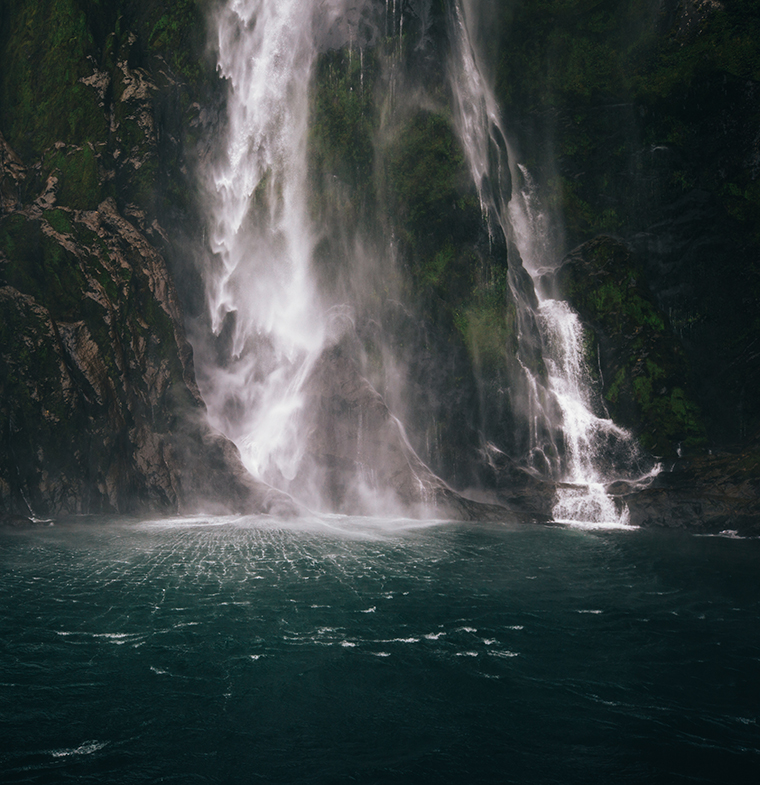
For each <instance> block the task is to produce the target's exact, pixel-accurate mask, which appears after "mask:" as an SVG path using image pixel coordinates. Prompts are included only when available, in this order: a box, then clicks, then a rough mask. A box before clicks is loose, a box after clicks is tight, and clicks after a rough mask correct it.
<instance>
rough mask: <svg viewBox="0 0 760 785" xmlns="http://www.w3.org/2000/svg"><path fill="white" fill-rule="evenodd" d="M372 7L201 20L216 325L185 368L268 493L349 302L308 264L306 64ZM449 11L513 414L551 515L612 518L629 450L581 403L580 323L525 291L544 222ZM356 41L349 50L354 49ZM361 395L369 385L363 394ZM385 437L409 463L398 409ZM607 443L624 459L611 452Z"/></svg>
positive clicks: (252, 11) (326, 4)
mask: <svg viewBox="0 0 760 785" xmlns="http://www.w3.org/2000/svg"><path fill="white" fill-rule="evenodd" d="M373 7H375V11H377V8H378V7H381V6H378V5H377V4H375V3H373V2H372V0H366V2H364V3H360V4H358V5H357V4H356V3H349V2H348V0H324V1H323V2H316V0H315V1H314V2H303V1H302V0H278V1H277V2H274V0H227V2H226V3H225V4H224V5H223V6H221V7H220V8H219V10H218V11H217V13H216V16H215V17H214V24H215V30H216V36H217V40H216V46H217V49H218V70H219V72H220V74H221V75H222V77H223V78H224V79H226V80H227V83H228V97H227V125H226V128H225V130H224V133H223V134H221V135H220V139H221V150H220V154H219V157H218V160H217V162H216V164H215V165H213V166H211V167H210V169H209V171H208V172H207V175H208V176H207V183H206V185H207V192H208V195H209V214H210V228H209V244H210V249H211V251H212V257H211V258H210V261H209V264H208V265H207V269H206V272H205V282H206V293H207V302H208V312H209V321H210V324H209V327H210V333H211V334H212V335H213V336H214V337H213V338H212V339H210V340H208V339H207V340H205V341H204V340H199V341H196V357H197V367H198V377H199V383H200V386H201V390H202V393H203V395H204V398H205V400H206V402H207V405H208V410H209V417H210V420H211V422H212V424H213V425H215V426H216V427H218V428H219V429H220V430H221V431H223V432H224V433H225V434H226V435H227V436H229V437H230V438H231V439H232V440H233V441H235V442H236V444H237V445H238V447H239V448H240V451H241V455H242V458H243V461H244V463H245V464H246V466H247V467H248V469H249V470H250V471H251V472H252V473H253V474H254V475H256V476H258V477H261V478H263V479H266V480H268V481H270V482H272V483H273V484H275V485H279V486H280V487H288V484H289V483H290V482H291V481H293V480H294V479H295V481H296V483H297V484H298V485H299V486H301V485H303V482H302V476H301V475H300V474H299V470H300V469H301V467H302V460H303V458H304V455H305V451H306V449H307V440H308V438H309V432H310V431H313V427H312V426H313V425H314V424H313V423H310V422H304V417H303V416H301V415H302V414H303V412H304V411H306V409H305V408H304V407H305V399H306V396H307V394H308V391H307V389H306V386H305V382H306V380H307V379H310V378H311V379H312V383H313V382H314V379H320V378H321V379H322V380H323V381H322V382H321V383H322V384H324V383H325V381H326V380H327V379H328V378H329V375H328V376H325V375H324V366H320V365H319V363H320V362H322V363H324V359H325V357H326V355H325V351H326V348H329V347H330V346H331V345H333V344H336V343H337V341H338V339H339V338H340V337H341V334H342V331H344V330H345V325H346V324H347V323H348V322H350V321H351V308H352V305H355V304H353V303H352V302H347V303H342V302H339V303H338V304H337V305H336V302H331V301H329V300H328V299H327V296H326V295H325V294H324V292H323V291H321V290H320V287H319V285H318V284H317V280H316V276H315V274H314V272H313V270H312V262H313V256H314V249H315V246H316V245H317V242H318V238H319V233H318V232H317V231H316V229H315V227H314V226H313V225H312V219H311V216H310V211H309V187H310V182H309V166H308V138H309V137H308V135H309V108H310V101H309V95H310V93H309V91H310V86H311V81H312V72H313V68H314V64H315V62H316V58H317V56H318V54H319V52H320V48H323V49H328V48H339V47H341V46H347V47H348V48H349V50H351V49H352V48H353V47H354V46H355V45H356V44H357V40H356V33H357V30H358V29H359V28H358V20H359V19H360V17H361V16H362V14H364V13H365V11H366V12H367V18H371V17H372V14H373V13H374V12H373V11H372V10H371V9H372V8H373ZM404 8H405V6H404V5H403V4H402V3H398V4H397V3H395V2H393V3H392V4H391V3H388V4H387V7H386V9H385V11H386V13H385V27H386V34H387V31H388V28H389V27H390V29H392V30H393V35H398V41H399V43H398V46H395V45H394V46H392V47H391V49H390V50H389V51H392V56H391V58H390V70H391V77H390V78H389V80H388V87H387V89H388V90H389V91H391V92H392V91H393V90H394V89H396V79H395V77H394V76H393V74H394V73H395V70H394V69H395V68H396V66H397V62H396V61H397V60H398V58H400V57H401V56H402V46H401V40H402V30H403V18H404V13H407V11H405V10H404ZM367 9H370V10H369V11H367ZM429 11H430V4H429V3H424V2H422V3H411V4H409V11H408V13H411V14H413V15H414V16H415V17H417V18H418V19H420V20H421V22H420V23H421V29H422V32H423V33H426V31H427V29H428V22H426V21H424V20H425V19H426V18H427V17H426V14H429ZM449 11H450V13H449V20H450V42H451V53H452V55H451V62H450V68H449V73H450V76H451V85H452V95H453V98H454V117H455V126H456V128H457V131H458V133H459V136H460V139H461V142H462V146H463V148H464V150H465V153H466V159H467V162H468V164H469V167H470V171H471V175H472V178H473V181H474V183H475V185H476V188H477V192H478V195H479V197H480V204H481V211H482V213H483V216H484V219H485V220H486V222H487V224H488V229H489V233H490V235H491V237H492V238H494V239H495V238H496V237H497V236H501V237H502V238H503V239H504V240H505V241H506V247H507V252H508V254H509V257H510V258H509V272H508V281H509V287H510V290H511V294H512V298H513V300H514V302H515V303H516V304H517V331H518V345H519V352H518V357H517V363H518V366H519V371H518V373H517V374H516V375H515V376H516V377H519V378H514V379H512V380H511V381H510V383H511V386H512V390H511V395H512V398H513V408H514V409H516V410H517V409H521V410H522V411H523V412H524V414H525V423H526V425H527V431H528V432H529V451H528V454H527V455H526V456H525V460H526V462H527V463H528V464H529V465H530V466H531V467H532V468H533V469H534V470H537V471H539V472H541V473H542V474H543V476H545V477H548V478H551V479H553V480H558V481H560V486H559V491H558V498H557V503H556V505H555V508H554V516H555V518H557V519H561V520H566V519H569V520H582V521H608V522H609V521H616V522H618V523H624V522H625V520H626V518H625V516H626V511H623V512H622V513H620V512H618V511H617V510H616V508H615V504H614V502H613V500H612V499H610V498H609V497H608V496H607V495H606V493H605V491H604V485H605V483H606V482H609V481H610V480H611V479H612V477H611V474H610V470H609V468H608V467H603V465H602V463H603V460H602V459H603V457H604V456H605V455H610V454H612V453H615V454H616V455H617V456H618V457H617V459H616V460H615V461H614V464H615V466H616V467H618V468H619V467H620V466H621V464H626V462H627V464H628V465H631V464H632V462H635V451H636V448H635V444H634V442H633V440H632V439H631V437H630V435H629V434H628V433H627V432H625V431H624V430H622V429H620V428H618V427H617V426H615V425H614V423H612V422H611V421H610V420H609V419H608V418H607V417H605V416H604V412H601V411H597V412H596V413H594V407H595V404H594V401H593V400H592V396H591V394H590V387H591V386H590V380H589V378H588V373H587V371H586V369H585V366H584V362H583V341H582V328H581V326H580V322H579V321H578V318H577V316H576V315H575V314H574V313H573V312H572V310H571V309H570V308H569V307H568V306H567V305H566V304H564V303H561V302H558V301H556V300H554V299H551V298H549V297H546V296H544V294H543V293H542V292H541V291H540V287H539V286H538V282H539V278H540V275H541V272H542V269H543V266H544V265H546V261H547V260H548V259H551V258H552V249H551V247H550V242H549V239H548V238H549V233H548V231H547V226H546V216H545V214H543V213H542V212H541V210H540V209H537V204H538V201H537V198H536V191H535V188H533V186H532V183H531V181H530V177H529V174H528V172H527V170H525V169H524V168H523V167H519V166H517V165H516V163H515V156H514V155H513V153H512V150H511V149H510V147H509V144H508V142H507V134H506V133H505V130H504V128H503V126H502V124H501V120H500V113H499V109H498V106H497V103H496V100H495V98H494V95H493V93H492V91H491V90H490V88H489V87H488V85H487V82H486V80H485V79H484V77H483V70H482V68H481V67H480V65H479V62H478V55H477V52H476V49H475V47H474V45H473V42H472V40H471V37H470V33H469V29H468V24H467V22H468V17H471V16H472V13H473V9H472V8H470V6H469V5H467V4H466V0H465V2H459V0H456V1H454V0H452V3H451V5H450V8H449ZM371 25H372V23H371V22H370V26H371ZM421 40H422V39H421ZM358 49H359V52H358V55H359V59H360V62H362V57H363V53H362V46H361V44H359V46H358ZM362 78H363V76H362ZM362 84H363V83H362ZM391 104H393V101H391ZM510 184H511V185H510ZM335 220H338V221H339V220H340V217H339V216H336V217H335ZM513 249H516V252H515V251H514V250H513ZM391 256H392V254H391ZM513 257H514V258H513ZM521 260H522V261H521ZM386 262H387V260H386ZM361 263H362V264H364V265H365V266H366V265H367V260H366V259H365V260H364V261H362V262H361ZM357 264H358V262H357ZM383 264H384V262H383V260H382V259H380V258H378V259H376V260H374V261H371V260H370V265H374V266H375V267H377V268H378V270H374V271H372V272H371V273H369V272H368V271H367V270H360V271H356V277H357V278H359V279H361V281H362V283H361V286H360V288H361V287H363V288H364V289H367V287H370V288H372V284H370V283H368V281H369V280H370V279H371V278H372V276H373V275H374V277H375V279H377V278H379V277H380V276H381V275H382V273H380V272H379V270H380V268H382V267H383ZM526 271H527V273H526ZM353 274H354V272H353V271H350V272H349V273H348V275H349V277H351V276H352V275H353ZM531 279H532V280H531ZM350 291H351V287H350V286H349V287H348V290H346V292H345V294H346V295H348V296H349V300H350V299H351V297H352V296H353V297H359V298H360V299H361V296H362V292H360V291H355V292H353V294H350ZM320 367H322V370H321V371H320V370H319V369H320ZM539 367H543V368H545V370H546V373H541V372H539V370H538V368H539ZM315 374H316V376H315ZM320 374H321V376H320ZM357 383H358V382H357ZM318 384H319V382H318ZM352 384H353V382H352ZM322 389H323V390H324V389H326V388H325V387H324V386H323V388H322ZM369 390H370V391H371V388H369ZM373 394H374V395H376V394H375V393H374V391H371V392H369V391H368V392H367V393H366V396H369V397H366V396H365V400H366V401H369V400H370V398H371V397H372V395H373ZM596 408H597V409H598V408H599V407H598V406H597V407H596ZM357 411H358V412H359V416H358V425H356V427H358V428H359V429H360V430H361V428H362V411H361V409H358V410H357ZM344 427H345V426H344ZM351 427H354V426H351ZM346 438H348V439H349V441H350V440H354V441H356V442H357V447H356V449H357V450H358V452H357V456H355V457H354V458H353V459H352V458H351V456H350V455H348V454H346V455H345V456H344V458H341V459H340V460H344V461H345V460H346V459H347V460H349V461H351V460H354V461H357V460H358V462H359V463H360V464H361V466H360V468H361V467H363V466H364V456H363V449H362V445H363V440H362V435H361V433H359V434H352V435H349V436H347V437H346ZM378 438H380V437H378ZM382 439H390V440H391V441H393V440H395V442H394V443H395V444H397V445H401V452H402V453H404V454H405V455H407V454H408V455H409V456H410V457H409V461H410V463H409V465H410V466H411V465H414V466H415V467H417V468H419V467H420V466H422V465H421V464H420V462H419V459H418V458H417V457H416V456H415V455H413V451H411V448H410V447H409V445H408V443H407V442H406V437H405V436H404V434H403V427H402V426H401V425H400V423H398V421H396V425H395V426H392V427H390V428H389V430H388V431H387V433H386V435H384V436H383V437H382ZM389 443H390V442H389ZM404 445H405V446H404ZM393 449H396V448H391V452H393ZM622 453H626V454H627V456H628V458H626V460H622V461H621V460H620V459H619V456H620V454H622ZM334 454H335V455H338V453H334ZM629 458H632V459H633V460H629ZM405 460H406V459H405ZM423 468H424V467H423ZM365 469H366V467H365ZM416 470H417V469H415V471H416ZM425 471H427V470H426V469H425ZM412 473H413V474H414V471H413V472H412ZM415 476H416V475H415ZM429 481H430V482H435V481H434V480H429ZM424 484H425V483H423V485H424Z"/></svg>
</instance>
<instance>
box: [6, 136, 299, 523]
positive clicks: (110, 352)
mask: <svg viewBox="0 0 760 785" xmlns="http://www.w3.org/2000/svg"><path fill="white" fill-rule="evenodd" d="M0 143H2V145H3V151H4V161H7V162H8V163H7V164H5V163H4V165H3V169H2V172H1V173H0V174H1V175H2V183H3V192H4V196H5V198H4V204H3V207H4V214H3V216H2V218H1V219H0V443H1V444H2V449H1V450H0V455H2V458H0V499H1V503H2V506H3V507H4V508H5V509H15V510H17V511H18V512H21V513H34V514H45V515H49V514H57V513H62V512H68V513H82V512H111V511H113V512H127V511H131V510H137V509H162V510H166V511H176V510H181V509H190V508H192V507H193V506H195V505H197V504H206V505H213V506H216V507H217V508H220V509H232V510H246V511H253V510H261V509H266V508H268V507H270V506H272V505H274V504H277V503H278V500H279V502H281V503H282V504H284V505H285V506H287V504H288V500H287V499H286V498H285V497H283V496H282V495H280V494H277V493H276V492H273V491H270V490H269V489H267V488H266V487H265V486H262V485H261V484H260V483H256V482H255V481H254V480H253V479H252V478H250V477H249V476H247V473H246V472H245V470H244V469H243V467H242V464H241V462H240V459H239V456H238V454H237V450H236V448H235V447H234V446H233V445H232V444H231V443H229V442H227V441H226V440H225V439H223V438H222V437H221V436H219V435H215V434H213V433H211V432H210V430H209V429H208V426H207V425H205V422H204V406H203V402H202V401H201V398H200V394H199V392H198V389H197V386H196V384H195V377H194V371H193V364H192V350H191V348H190V345H189V344H188V342H187V340H186V338H185V334H184V330H183V326H182V313H181V310H180V306H179V302H178V300H177V295H176V293H175V290H174V286H173V284H172V282H171V279H170V276H169V273H168V270H167V267H166V262H165V260H164V258H163V257H162V255H161V254H160V253H159V252H158V251H157V250H156V248H155V247H154V246H153V245H151V243H150V242H149V241H148V240H147V238H146V237H145V235H144V234H142V233H141V232H140V231H139V230H138V229H137V228H136V227H135V226H134V224H132V223H131V222H130V221H128V220H127V219H126V218H125V217H124V216H123V215H121V214H120V212H119V210H118V209H117V206H116V203H115V201H114V200H113V199H106V200H105V201H103V202H102V203H101V204H100V205H99V206H98V207H97V209H95V210H75V209H72V208H70V207H65V206H61V207H58V206H57V205H56V183H55V182H54V180H55V178H51V179H50V180H49V181H48V183H47V184H46V189H45V191H44V192H43V194H42V195H41V196H40V197H38V198H37V199H35V200H34V201H33V202H31V203H28V204H19V203H18V201H17V200H16V199H14V198H13V192H14V191H15V190H16V189H17V187H18V184H19V183H23V181H24V180H25V179H26V178H27V176H28V171H27V170H26V169H25V167H24V166H23V164H22V163H21V161H20V159H19V158H18V157H17V156H16V155H15V154H14V153H13V152H12V151H11V150H10V149H9V148H8V146H7V144H5V142H4V140H2V137H0ZM9 192H10V194H11V196H10V197H9V196H7V194H9ZM291 506H292V505H291Z"/></svg>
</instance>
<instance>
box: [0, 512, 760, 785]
mask: <svg viewBox="0 0 760 785" xmlns="http://www.w3.org/2000/svg"><path fill="white" fill-rule="evenodd" d="M759 566H760V542H759V541H739V540H731V539H722V538H699V537H689V536H685V535H677V536H674V535H665V534H660V533H648V532H643V531H619V530H617V531H579V530H571V529H562V528H549V527H536V528H510V527H499V526H493V525H489V526H473V525H463V524H439V525H428V526H415V525H412V524H410V523H409V522H403V521H397V522H395V523H393V522H385V523H383V522H379V521H369V520H357V519H354V520H351V519H346V518H342V519H341V518H323V519H321V520H315V521H313V522H312V523H302V524H298V525H297V526H291V525H289V524H283V523H278V522H276V521H271V520H267V519H236V520H229V519H228V520H222V519H212V520H206V521H203V520H186V521H163V522H134V521H132V522H129V521H117V522H110V523H103V522H99V523H95V522H89V523H79V524H73V523H72V524H59V525H57V526H55V527H50V528H45V529H38V530H34V531H25V532H18V531H14V532H3V533H0V627H1V629H0V781H3V782H9V783H10V782H13V783H16V782H35V783H42V782H44V783H66V782H77V783H80V782H81V783H87V782H93V783H94V782H98V783H143V782H145V783H172V782H178V783H180V782H181V783H249V782H250V783H258V782H262V783H266V782H272V783H350V782H358V783H428V782H429V783H597V782H598V783H682V782H684V783H686V782H688V783H691V782H694V783H745V782H746V783H749V782H752V783H755V782H757V781H758V780H757V777H758V772H759V771H760V733H759V729H758V714H759V713H760V624H759V623H758V622H759V620H760V619H759V617H760V588H759V586H758V584H759V581H758V575H759V573H760V571H759V570H758V567H759Z"/></svg>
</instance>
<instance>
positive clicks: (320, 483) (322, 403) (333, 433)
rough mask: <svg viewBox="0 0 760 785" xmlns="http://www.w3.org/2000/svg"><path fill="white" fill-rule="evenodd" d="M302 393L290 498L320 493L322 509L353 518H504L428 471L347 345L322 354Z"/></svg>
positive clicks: (499, 510) (501, 512) (495, 507)
mask: <svg viewBox="0 0 760 785" xmlns="http://www.w3.org/2000/svg"><path fill="white" fill-rule="evenodd" d="M305 391H306V393H305V394H306V397H307V400H306V404H305V406H304V411H303V414H302V417H303V423H304V427H306V426H307V424H311V426H310V427H311V431H310V433H309V437H308V443H307V447H306V455H305V457H304V459H303V461H302V464H301V469H300V471H299V473H298V476H297V477H296V479H295V480H294V482H293V483H291V485H290V487H291V489H293V491H294V493H295V492H297V489H301V491H302V492H304V491H306V494H305V495H306V496H308V495H309V492H312V493H320V494H321V495H322V499H323V503H324V504H325V506H326V507H327V508H329V509H335V510H339V511H341V512H345V513H351V514H375V513H377V512H378V510H380V511H385V512H389V513H391V512H392V513H400V514H411V515H413V516H415V517H430V516H432V517H445V518H452V519H458V520H472V519H477V520H505V519H510V516H509V514H508V513H507V511H506V510H505V509H504V508H502V507H500V506H498V505H489V504H483V503H479V502H474V501H471V500H469V499H466V498H464V497H463V496H461V495H460V494H458V493H456V492H455V491H454V490H452V489H451V488H450V487H449V486H448V485H447V484H446V483H445V482H444V481H443V480H441V479H440V478H439V477H437V476H436V475H435V474H433V472H431V471H430V469H429V468H428V467H427V466H426V465H425V464H424V463H423V462H422V461H421V460H420V458H419V457H418V456H417V454H416V453H415V452H414V450H413V449H412V447H411V445H410V444H409V441H408V439H407V437H406V434H405V432H404V428H403V426H402V425H401V423H400V422H399V421H398V420H397V419H396V418H395V417H394V416H393V415H392V414H391V412H390V411H389V409H388V407H387V406H386V404H385V402H384V401H383V399H382V397H381V396H380V395H379V394H378V393H377V391H376V390H374V389H373V388H372V386H371V385H370V384H369V382H368V381H367V380H366V379H365V378H363V377H362V376H361V375H360V373H359V371H358V368H357V366H356V364H355V362H354V361H353V360H352V359H351V356H350V352H349V351H348V350H347V349H346V347H345V345H340V344H339V345H338V346H334V347H332V348H330V349H327V350H326V351H325V352H324V353H323V355H322V357H321V358H320V360H319V361H318V362H317V364H316V366H315V367H314V369H313V371H312V373H311V375H310V377H309V379H308V380H307V381H306V383H305Z"/></svg>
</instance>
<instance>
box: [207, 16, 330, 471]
mask: <svg viewBox="0 0 760 785" xmlns="http://www.w3.org/2000/svg"><path fill="white" fill-rule="evenodd" d="M344 5H345V4H344V3H343V2H341V1H340V0H335V1H334V2H327V3H321V4H317V3H313V2H302V0H277V2H267V1H266V0H229V1H228V2H227V3H226V4H225V5H224V6H223V7H221V9H220V10H219V11H218V13H217V15H216V18H215V20H214V21H215V24H216V33H217V47H218V70H219V73H220V74H221V75H222V76H223V77H224V78H225V79H226V80H227V82H228V101H227V120H228V125H227V129H226V133H225V134H224V136H223V138H222V148H223V150H222V155H221V157H220V160H219V162H218V163H217V165H216V166H215V167H213V169H212V171H211V172H210V176H209V182H208V192H209V197H210V215H211V221H210V223H211V229H210V246H211V250H212V251H213V253H214V254H215V256H214V259H213V260H212V263H211V264H210V265H209V268H208V269H207V271H206V290H207V300H208V307H209V313H210V319H211V330H212V332H213V334H214V335H216V336H221V339H218V340H217V341H216V344H217V345H215V346H213V347H206V348H205V349H204V348H203V347H201V351H200V357H199V362H198V365H199V369H200V372H199V382H200V384H201V389H202V392H203V395H204V398H205V400H206V402H207V404H208V409H209V416H210V419H211V422H212V424H214V425H215V426H216V427H218V428H219V429H220V430H222V431H223V432H224V433H226V434H227V435H228V436H229V437H230V438H231V439H233V441H235V442H236V443H237V445H238V447H239V448H240V451H241V455H242V458H243V461H244V463H245V464H246V466H247V467H248V468H249V470H250V471H251V472H252V473H253V474H254V475H256V476H260V477H261V476H264V477H266V476H267V474H268V473H272V472H275V473H279V474H280V475H282V476H284V477H285V478H292V476H293V475H294V473H295V471H296V469H297V465H298V461H299V456H300V452H301V450H302V439H301V438H300V436H299V434H298V432H297V430H296V427H295V420H294V417H293V415H294V413H295V412H297V411H298V409H299V408H300V406H301V405H302V399H301V387H302V383H303V380H304V379H305V377H306V376H307V374H308V372H309V369H310V368H311V367H312V365H313V363H314V361H315V359H316V358H317V357H318V356H319V353H320V351H321V349H322V347H323V345H324V341H325V336H326V334H327V333H328V331H329V314H327V312H326V309H325V307H324V304H323V303H322V302H321V300H320V296H319V292H318V290H317V287H316V286H315V284H314V281H313V278H312V275H311V271H310V264H311V257H312V250H313V246H314V231H313V228H312V226H311V223H310V218H309V212H308V207H307V193H308V187H307V133H308V112H309V86H310V81H311V73H312V67H313V63H314V59H315V57H316V54H317V51H318V50H317V46H316V44H315V34H314V31H315V27H317V26H321V28H322V30H323V31H325V34H326V35H327V34H329V33H332V34H333V35H336V28H340V20H341V16H342V14H343V13H344V7H343V6H344ZM339 33H340V31H339V29H338V32H337V34H339ZM222 339H223V340H222ZM220 342H226V343H225V345H224V347H223V349H222V350H221V351H222V354H223V355H224V356H222V357H220V356H219V354H220V349H219V343H220Z"/></svg>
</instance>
